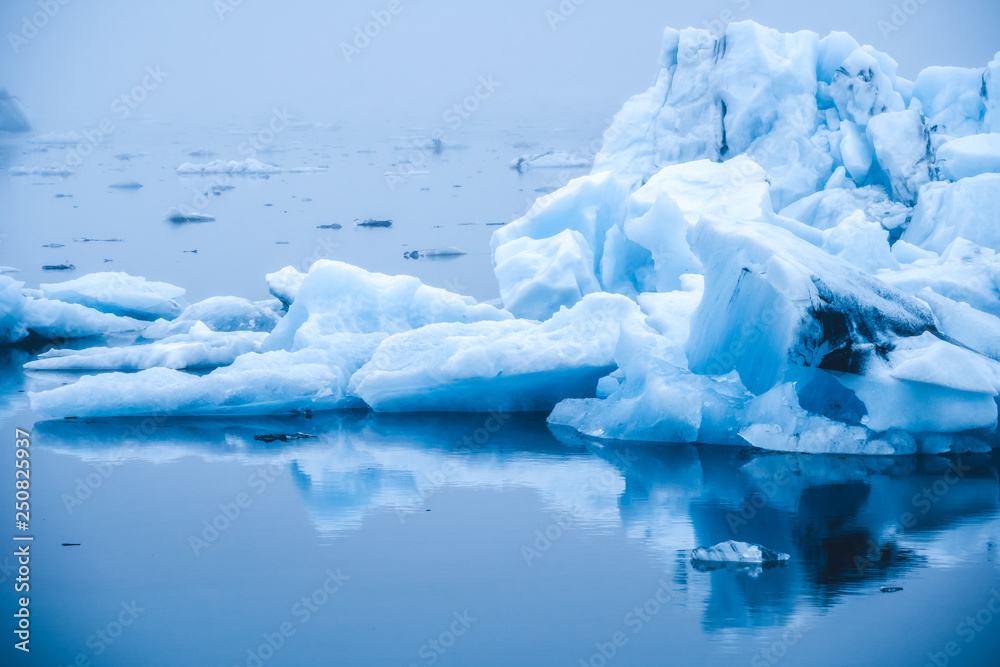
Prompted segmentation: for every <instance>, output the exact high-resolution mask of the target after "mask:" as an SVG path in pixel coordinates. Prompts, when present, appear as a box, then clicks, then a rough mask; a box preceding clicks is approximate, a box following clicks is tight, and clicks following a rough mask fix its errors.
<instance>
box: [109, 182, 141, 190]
mask: <svg viewBox="0 0 1000 667" xmlns="http://www.w3.org/2000/svg"><path fill="white" fill-rule="evenodd" d="M108 187H109V188H115V189H116V190H138V189H139V188H141V187H142V183H140V182H139V181H120V182H118V183H112V184H111V185H109V186H108Z"/></svg>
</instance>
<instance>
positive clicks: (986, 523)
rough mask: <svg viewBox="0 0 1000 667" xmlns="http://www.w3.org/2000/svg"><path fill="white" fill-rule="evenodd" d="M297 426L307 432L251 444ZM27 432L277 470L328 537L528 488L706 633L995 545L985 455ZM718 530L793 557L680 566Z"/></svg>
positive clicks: (549, 439) (510, 423)
mask: <svg viewBox="0 0 1000 667" xmlns="http://www.w3.org/2000/svg"><path fill="white" fill-rule="evenodd" d="M300 431H301V432H306V433H311V434H314V435H315V436H316V437H315V438H310V439H306V440H298V441H292V442H289V443H281V442H275V443H271V444H263V443H261V442H258V441H255V440H254V438H253V436H254V435H260V434H266V433H294V432H300ZM36 440H37V442H38V443H39V444H40V446H43V447H47V448H51V449H54V450H58V451H60V452H65V453H71V454H72V455H74V456H77V457H80V458H81V459H84V460H86V461H89V462H94V463H97V462H100V461H105V460H108V459H115V460H122V461H129V460H142V461H152V462H167V461H173V460H179V459H181V458H184V457H188V456H198V457H201V458H203V459H206V460H219V461H230V462H237V463H245V464H247V465H259V464H265V463H268V464H277V465H280V466H283V467H287V468H288V469H289V470H290V471H291V472H292V474H293V477H294V479H295V482H296V485H297V488H298V489H299V491H300V493H301V495H302V498H303V500H304V504H305V507H306V508H307V511H308V514H309V516H310V518H311V520H312V522H313V524H314V525H315V527H316V529H317V530H318V531H319V532H320V533H321V535H323V536H325V538H324V539H330V540H336V539H338V538H339V537H340V536H342V535H343V534H344V531H353V530H357V529H359V528H361V527H362V525H363V523H364V521H365V519H366V517H368V516H370V515H372V514H373V513H376V512H394V513H396V515H397V516H398V517H399V519H400V521H401V522H405V521H406V519H407V517H408V516H409V515H410V514H412V513H413V512H418V511H424V509H423V508H424V505H425V504H426V503H427V502H428V501H429V500H430V499H432V498H433V496H434V495H435V494H436V493H439V492H441V491H442V490H444V489H446V488H450V487H467V488H474V489H498V490H499V489H510V488H516V487H520V488H528V489H531V490H534V491H535V492H536V493H537V494H538V495H539V497H540V498H541V500H542V502H543V505H544V507H545V511H546V512H547V513H550V514H551V515H552V517H553V521H560V522H562V524H561V525H572V526H574V527H576V528H582V529H586V530H593V531H601V530H604V531H606V530H609V529H622V530H624V533H625V535H626V536H627V539H629V540H631V541H637V542H639V543H641V544H642V545H643V546H644V547H645V548H646V549H647V550H650V551H651V552H652V553H656V554H659V557H660V559H661V560H662V563H663V567H664V569H665V570H666V571H668V572H669V573H670V577H671V579H672V581H673V582H674V584H675V587H676V588H675V597H674V604H680V605H683V606H685V607H687V608H688V609H689V610H691V611H693V612H696V613H699V614H700V616H701V618H702V619H703V624H704V627H705V628H706V629H707V630H709V631H711V632H717V633H721V634H722V635H725V634H726V633H727V632H729V631H730V630H734V629H740V628H754V627H764V626H773V625H787V624H794V622H795V621H796V619H797V618H799V617H801V616H803V615H804V614H807V613H817V612H818V613H820V614H822V613H825V610H826V609H828V608H830V607H832V606H834V605H835V604H837V602H838V600H839V599H841V598H842V597H843V596H845V595H851V594H862V593H870V592H872V591H875V592H877V591H878V590H879V586H880V584H884V583H886V582H896V581H897V580H898V579H899V578H901V577H903V576H904V575H906V574H907V573H908V572H910V571H912V570H913V569H915V568H922V567H929V566H933V567H949V566H954V565H957V564H959V563H963V562H966V561H968V560H970V559H978V560H982V559H983V557H984V554H986V557H987V558H992V557H993V556H992V555H991V554H995V553H996V550H997V547H998V545H1000V518H998V507H1000V497H998V495H1000V487H998V475H997V465H998V462H997V457H996V454H993V455H986V454H976V455H962V456H959V457H942V456H920V457H900V458H883V457H879V458H876V457H846V456H803V455H795V454H775V453H762V452H757V451H754V450H751V449H749V448H739V447H701V446H692V445H669V446H649V445H639V444H635V445H633V444H625V443H616V444H598V443H592V442H587V441H583V440H581V439H579V438H576V437H574V436H572V435H567V434H565V433H563V432H561V431H560V432H557V433H556V435H555V437H553V433H551V432H550V431H549V429H548V428H547V427H546V425H545V422H544V418H543V417H541V416H537V415H535V416H513V415H453V414H449V415H420V416H399V415H393V416H385V415H372V414H369V413H365V412H357V413H344V414H335V415H332V414H324V415H315V416H312V417H311V418H306V417H298V418H259V419H248V420H241V421H240V422H239V423H233V422H230V421H220V420H213V419H184V420H176V419H172V418H171V419H166V418H161V419H147V420H144V421H143V420H104V421H94V422H83V421H81V422H77V421H63V422H44V423H40V424H38V425H37V427H36ZM529 538H530V536H528V535H526V536H525V539H526V540H528V539H529ZM730 539H735V540H740V541H745V542H754V543H759V544H763V545H764V546H766V547H768V548H770V549H774V550H778V551H783V552H786V553H789V554H791V555H792V558H791V561H790V562H789V564H788V566H787V567H782V568H775V569H769V570H765V571H763V572H757V571H753V570H749V571H748V570H746V569H735V570H734V569H732V568H721V569H718V570H713V571H699V570H696V569H695V568H694V567H693V566H692V565H691V564H690V562H689V560H688V557H687V554H688V552H689V551H690V549H692V548H694V547H697V546H711V545H713V544H716V543H718V542H723V541H725V540H730Z"/></svg>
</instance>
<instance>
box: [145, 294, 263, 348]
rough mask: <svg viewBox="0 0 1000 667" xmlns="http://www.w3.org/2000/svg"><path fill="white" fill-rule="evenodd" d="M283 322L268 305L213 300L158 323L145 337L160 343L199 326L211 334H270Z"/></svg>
mask: <svg viewBox="0 0 1000 667" xmlns="http://www.w3.org/2000/svg"><path fill="white" fill-rule="evenodd" d="M279 319H280V317H279V315H278V313H276V312H274V310H272V309H271V308H268V307H266V306H264V305H261V304H258V303H253V302H252V301H247V300H246V299H241V298H239V297H235V296H213V297H210V298H208V299H205V300H203V301H199V302H198V303H195V304H192V305H190V306H188V307H187V308H185V309H184V310H183V312H181V314H180V315H178V316H177V318H176V319H174V320H157V321H156V322H154V323H153V324H151V325H149V327H147V328H146V330H145V331H144V332H143V334H142V335H143V337H144V338H152V339H157V338H164V337H166V336H172V335H174V334H180V333H187V332H188V331H189V330H191V328H192V326H194V324H195V323H196V322H201V323H203V324H204V325H205V326H207V327H208V329H210V330H211V331H265V332H269V331H271V330H272V329H273V328H274V325H276V324H277V323H278V320H279Z"/></svg>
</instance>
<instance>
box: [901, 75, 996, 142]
mask: <svg viewBox="0 0 1000 667" xmlns="http://www.w3.org/2000/svg"><path fill="white" fill-rule="evenodd" d="M983 71H984V70H983V69H982V68H979V69H971V68H964V67H928V68H926V69H924V70H922V71H921V72H920V74H918V75H917V80H916V81H915V82H914V86H913V99H914V100H917V101H919V102H920V110H921V112H922V113H923V115H924V116H926V117H927V125H928V126H929V127H930V128H931V132H934V133H937V134H943V135H948V136H952V137H964V136H966V135H970V134H976V133H977V132H980V131H982V129H981V128H982V121H983V114H985V113H986V107H985V105H984V104H983V97H982V95H981V92H982V88H983Z"/></svg>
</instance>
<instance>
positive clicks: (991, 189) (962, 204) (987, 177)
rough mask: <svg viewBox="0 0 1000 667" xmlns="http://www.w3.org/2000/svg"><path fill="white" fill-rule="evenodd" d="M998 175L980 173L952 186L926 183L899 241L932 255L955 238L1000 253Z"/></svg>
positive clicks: (999, 184) (999, 175) (999, 181)
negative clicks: (931, 251)
mask: <svg viewBox="0 0 1000 667" xmlns="http://www.w3.org/2000/svg"><path fill="white" fill-rule="evenodd" d="M997 201H1000V174H981V175H979V176H973V177H971V178H963V179H961V180H960V181H957V182H955V183H947V182H942V183H930V184H928V185H925V186H924V187H923V188H921V190H920V198H919V200H918V201H917V206H916V208H915V209H914V210H913V220H912V222H910V224H909V226H908V227H907V228H906V231H905V232H903V236H902V239H903V240H904V241H907V242H909V243H912V244H914V245H918V246H920V247H921V248H925V249H927V250H933V251H935V252H942V251H943V250H944V249H945V247H946V246H947V245H948V244H950V243H951V242H952V241H954V240H955V239H956V238H958V237H962V238H964V239H968V240H969V241H972V242H973V243H975V244H977V245H981V246H986V247H988V248H992V249H994V250H1000V206H997V205H996V202H997Z"/></svg>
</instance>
